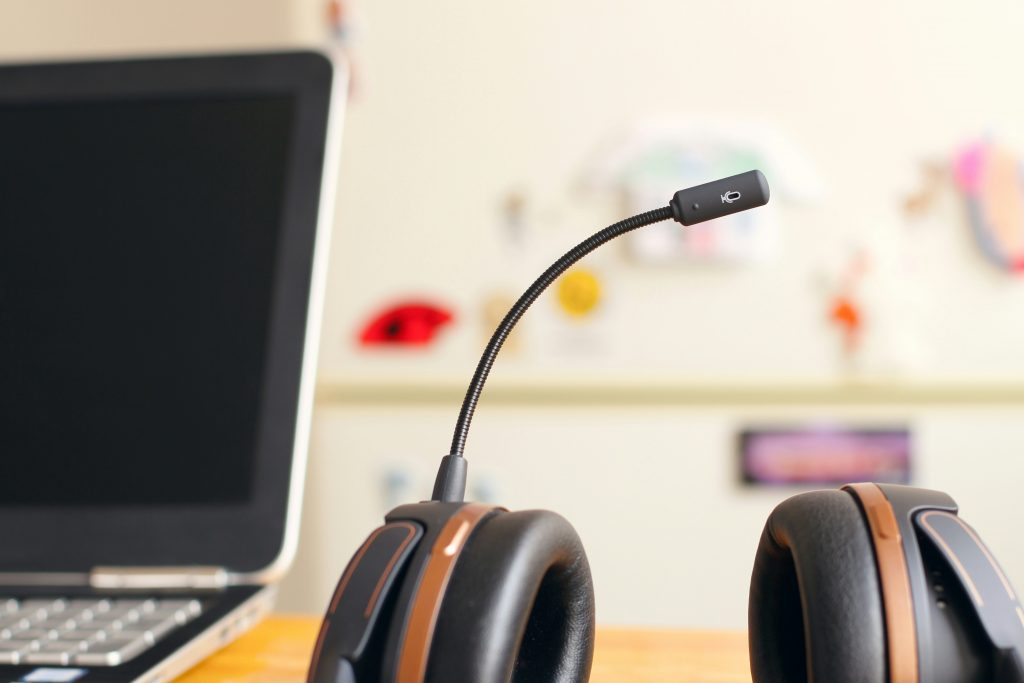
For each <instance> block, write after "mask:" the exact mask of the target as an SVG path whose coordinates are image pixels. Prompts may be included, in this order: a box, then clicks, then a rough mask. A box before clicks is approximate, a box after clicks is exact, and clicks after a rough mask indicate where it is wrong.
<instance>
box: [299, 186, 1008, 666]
mask: <svg viewBox="0 0 1024 683" xmlns="http://www.w3.org/2000/svg"><path fill="white" fill-rule="evenodd" d="M768 197H769V189H768V183H767V181H766V180H765V177H764V175H762V174H761V172H760V171H749V172H747V173H742V174H739V175H736V176H731V177H729V178H724V179H721V180H717V181H714V182H710V183H706V184H704V185H699V186H696V187H692V188H689V189H686V190H680V191H679V192H677V193H676V194H675V195H674V196H673V198H672V201H671V202H670V203H669V206H667V207H664V208H661V209H657V210H654V211H649V212H647V213H643V214H639V215H637V216H634V217H632V218H628V219H626V220H624V221H620V222H619V223H615V224H613V225H611V226H609V227H607V228H605V229H604V230H602V231H600V232H598V233H596V234H594V235H593V236H591V237H590V238H588V239H586V240H584V241H583V242H581V243H580V244H578V245H577V246H576V247H574V248H573V249H571V250H570V251H569V252H567V253H566V254H565V255H564V256H562V257H561V258H560V259H559V260H558V261H556V262H555V263H554V264H552V265H551V266H550V267H549V268H548V269H547V270H546V271H545V272H544V273H543V274H542V275H541V276H540V277H539V278H538V279H537V280H536V281H534V283H533V284H532V285H531V286H530V287H529V288H528V289H527V290H526V291H525V292H524V293H523V295H522V296H521V297H520V298H519V300H518V301H516V303H515V304H514V305H513V306H512V308H511V309H510V310H509V312H508V314H507V315H506V316H505V318H504V319H503V320H502V321H501V323H500V324H499V325H498V328H497V329H496V330H495V332H494V335H493V336H492V337H491V339H490V341H489V342H488V344H487V347H486V348H485V350H484V353H483V356H482V357H481V359H480V362H479V364H478V365H477V368H476V372H475V373H474V375H473V379H472V381H471V382H470V385H469V389H468V390H467V392H466V397H465V400H464V401H463V404H462V410H461V412H460V414H459V419H458V422H457V424H456V428H455V434H454V436H453V438H452V446H451V450H450V451H449V454H448V455H446V456H445V457H444V458H442V461H441V466H440V469H439V470H438V474H437V479H436V481H435V484H434V491H433V495H432V497H431V500H430V501H428V502H423V503H416V504H412V505H402V506H400V507H398V508H395V509H394V510H392V511H391V512H389V513H388V514H387V516H386V517H385V523H384V525H383V526H381V527H378V528H377V529H376V530H374V531H373V533H371V534H370V536H369V537H368V538H367V539H366V541H365V542H364V543H363V544H362V546H360V548H359V549H358V551H356V554H355V555H354V556H353V558H352V560H351V561H350V562H349V564H348V566H347V567H346V569H345V571H344V573H343V574H342V576H341V579H340V580H339V581H338V585H337V588H336V589H335V591H334V594H333V596H332V598H331V602H330V604H329V605H328V607H327V613H326V615H325V616H324V620H323V623H322V625H321V627H320V632H319V636H318V637H317V641H316V645H315V648H314V652H313V658H312V662H311V664H310V669H309V676H308V679H307V681H308V683H378V682H379V683H464V682H465V683H509V682H510V681H514V682H516V683H522V682H532V681H543V682H545V683H548V682H553V683H585V682H586V681H587V680H588V679H589V677H590V667H591V661H592V659H593V653H594V589H593V584H592V581H591V576H590V567H589V565H588V563H587V556H586V553H585V552H584V549H583V544H582V542H581V541H580V538H579V536H578V535H577V534H576V532H575V530H574V529H573V528H572V526H571V525H570V524H569V522H567V521H566V520H565V519H564V518H563V517H561V516H559V515H558V514H556V513H554V512H549V511H545V510H527V511H518V512H510V511H508V510H505V509H504V508H500V507H497V506H492V505H483V504H479V503H467V502H464V500H463V498H464V495H465V488H466V460H465V458H463V452H464V448H465V442H466V436H467V433H468V430H469V425H470V423H471V421H472V418H473V413H474V411H475V410H476V405H477V402H478V400H479V397H480V393H481V391H482V389H483V385H484V382H485V381H486V379H487V376H488V374H489V373H490V369H491V366H492V365H493V363H494V359H495V357H496V356H497V353H498V351H499V350H500V349H501V346H502V344H503V343H504V341H505V339H506V338H507V336H508V334H509V333H510V332H511V330H512V328H513V327H514V326H515V324H516V322H518V320H519V319H520V318H521V317H522V315H523V314H524V313H525V312H526V309H527V308H529V306H530V304H532V303H533V302H534V301H535V300H536V299H537V297H538V296H540V294H541V292H543V291H544V290H545V289H546V288H547V287H548V285H550V284H551V283H552V282H554V281H555V280H556V279H557V278H558V276H559V275H561V274H562V273H564V272H565V271H566V270H567V269H568V268H569V267H570V266H571V265H572V264H574V263H575V262H576V261H578V260H580V259H581V258H583V257H584V256H585V255H586V254H588V253H590V252H591V251H593V250H594V249H596V248H597V247H599V246H601V245H602V244H604V243H605V242H608V241H609V240H611V239H613V238H615V237H618V236H619V235H622V234H624V233H626V232H629V231H631V230H635V229H637V228H640V227H643V226H646V225H650V224H652V223H657V222H660V221H664V220H668V219H670V218H671V219H674V220H676V221H678V222H679V223H682V224H683V225H687V226H688V225H693V224H695V223H700V222H703V221H706V220H710V219H713V218H719V217H721V216H725V215H728V214H732V213H736V212H738V211H744V210H747V209H751V208H755V207H758V206H762V205H764V204H766V203H767V202H768ZM749 637H750V660H751V662H750V664H751V672H752V674H753V679H754V681H755V682H756V683H774V682H784V683H793V682H798V681H817V682H819V683H821V682H824V683H874V682H876V681H877V682H879V683H882V682H886V683H954V682H955V683H973V682H978V683H981V682H996V683H1011V682H1013V683H1019V682H1022V681H1024V610H1022V608H1021V604H1020V602H1019V600H1018V599H1017V596H1016V594H1015V592H1014V590H1013V588H1012V586H1011V585H1010V582H1009V580H1008V579H1007V578H1006V575H1005V574H1004V573H1003V571H1002V570H1001V569H1000V568H999V565H998V564H997V563H996V561H995V559H994V558H993V556H992V553H991V552H990V551H989V550H988V549H987V548H986V547H985V545H984V544H983V543H982V541H981V539H980V538H979V537H978V535H977V533H976V532H975V531H974V530H973V529H972V528H971V527H970V526H968V525H967V524H966V523H964V522H963V521H962V520H961V519H960V518H959V517H958V516H957V507H956V504H955V503H954V502H953V500H952V499H951V498H950V497H949V496H947V495H946V494H943V493H939V492H936V491H927V490H923V489H916V488H911V487H906V486H896V485H888V484H853V485H850V486H846V487H844V488H843V489H841V490H829V491H813V492H810V493H804V494H801V495H797V496H795V497H793V498H790V499H789V500H787V501H785V502H783V503H782V504H780V505H779V506H778V507H777V508H776V509H775V510H774V511H773V512H772V514H771V516H770V518H769V519H768V522H767V524H766V526H765V529H764V532H763V534H762V536H761V542H760V546H759V548H758V551H757V556H756V559H755V563H754V570H753V575H752V578H751V587H750V607H749Z"/></svg>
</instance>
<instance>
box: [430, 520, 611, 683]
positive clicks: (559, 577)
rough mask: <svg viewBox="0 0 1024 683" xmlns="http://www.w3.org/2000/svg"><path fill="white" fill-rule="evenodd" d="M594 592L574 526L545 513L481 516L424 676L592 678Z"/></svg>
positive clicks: (487, 680)
mask: <svg viewBox="0 0 1024 683" xmlns="http://www.w3.org/2000/svg"><path fill="white" fill-rule="evenodd" d="M593 653H594V588H593V583H592V581H591V577H590V565H589V564H588V563H587V556H586V554H585V553H584V550H583V544H582V543H581V542H580V539H579V536H577V534H576V531H575V530H574V529H573V528H572V526H571V525H570V524H569V522H567V521H566V520H565V519H564V518H563V517H561V516H559V515H557V514H555V513H553V512H547V511H543V510H529V511H523V512H506V513H501V514H498V515H495V516H493V517H491V518H490V519H488V520H486V521H484V522H483V523H482V524H481V526H480V527H478V528H477V529H476V530H475V531H474V532H473V535H472V536H471V537H470V539H469V541H468V542H467V544H466V547H465V548H464V549H463V551H462V554H461V555H460V557H459V560H458V562H457V563H456V565H455V568H454V570H453V571H452V576H451V579H450V581H449V583H448V588H447V590H446V591H445V598H444V602H443V603H442V605H441V611H440V614H439V617H438V620H437V628H436V631H435V632H434V640H433V643H432V645H431V649H430V656H429V663H428V667H427V680H428V681H431V682H434V683H451V682H452V681H473V682H474V683H508V682H509V681H521V682H525V681H551V682H552V683H586V681H587V680H588V679H589V677H590V665H591V660H592V658H593Z"/></svg>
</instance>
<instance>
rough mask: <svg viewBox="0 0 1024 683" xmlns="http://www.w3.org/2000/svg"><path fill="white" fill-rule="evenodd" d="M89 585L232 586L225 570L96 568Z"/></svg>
mask: <svg viewBox="0 0 1024 683" xmlns="http://www.w3.org/2000/svg"><path fill="white" fill-rule="evenodd" d="M89 585H90V586H92V587H93V588H98V589H102V590H177V589H190V590H217V589H219V588H224V587H225V586H227V585H228V572H227V570H225V569H224V568H223V567H96V568H95V569H93V570H92V571H91V572H90V573H89Z"/></svg>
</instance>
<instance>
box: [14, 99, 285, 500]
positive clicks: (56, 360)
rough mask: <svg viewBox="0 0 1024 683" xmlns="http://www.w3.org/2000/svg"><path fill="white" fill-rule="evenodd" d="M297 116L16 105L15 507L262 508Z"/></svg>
mask: <svg viewBox="0 0 1024 683" xmlns="http://www.w3.org/2000/svg"><path fill="white" fill-rule="evenodd" d="M294 109H295V107H294V97H293V96H292V95H290V94H288V93H283V94H273V93H268V92H266V91H263V92H258V93H253V94H251V95H247V94H245V93H233V94H230V95H228V96H223V95H221V96H215V95H205V96H201V95H197V96H194V97H190V96H183V95H180V94H179V95H176V96H174V97H171V98H166V99H156V98H148V99H147V98H136V99H132V98H127V99H116V98H113V99H112V98H105V99H102V98H101V99H92V100H88V99H87V100H81V99H79V100H65V101H59V100H55V101H51V102H33V103H25V104H10V103H8V104H0V445H2V451H3V459H4V463H5V468H4V470H5V471H4V474H3V476H0V506H35V505H40V506H42V505H45V506H81V505H87V506H91V505H97V506H106V505H112V506H120V505H164V506H166V505H172V506H173V505H179V504H181V505H185V504H221V503H224V504H234V503H243V502H245V501H247V500H249V499H250V497H251V495H252V486H253V480H254V469H255V462H256V459H255V456H254V451H255V448H256V443H255V442H256V439H257V428H258V421H259V416H260V409H261V401H263V400H264V398H265V396H264V394H265V391H264V389H265V386H264V370H265V367H266V361H267V358H266V356H267V353H268V334H269V328H270V315H271V308H272V306H271V304H272V298H273V294H274V291H275V290H274V280H275V267H276V256H275V254H276V253H277V247H278V241H279V239H280V237H281V234H280V232H281V223H282V211H283V202H284V197H285V191H286V177H287V172H286V170H287V162H288V159H289V154H290V153H291V149H290V147H291V138H292V136H293V128H294V126H293V118H294V116H295V111H294Z"/></svg>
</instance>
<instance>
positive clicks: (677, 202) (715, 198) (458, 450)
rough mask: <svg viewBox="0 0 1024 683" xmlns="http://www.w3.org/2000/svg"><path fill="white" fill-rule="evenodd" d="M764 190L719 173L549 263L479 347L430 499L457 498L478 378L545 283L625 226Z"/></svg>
mask: <svg viewBox="0 0 1024 683" xmlns="http://www.w3.org/2000/svg"><path fill="white" fill-rule="evenodd" d="M769 195H770V192H769V189H768V181H767V180H766V179H765V177H764V174H763V173H761V172H760V171H747V172H746V173H740V174H739V175H734V176H730V177H728V178H722V179H721V180H715V181H712V182H710V183H704V184H703V185H697V186H695V187H691V188H688V189H685V190H680V191H679V192H676V193H675V195H674V196H673V197H672V201H671V202H669V205H668V206H666V207H663V208H660V209H655V210H654V211H647V212H645V213H641V214H638V215H636V216H633V217H631V218H627V219H626V220H623V221H619V222H618V223H614V224H612V225H609V226H608V227H607V228H605V229H604V230H601V231H600V232H598V233H596V234H594V235H591V236H590V237H588V238H587V239H585V240H583V241H582V242H580V243H579V244H577V245H576V246H575V247H573V248H572V249H570V250H569V251H568V252H566V253H565V254H564V255H563V256H562V257H561V258H560V259H558V260H557V261H555V262H554V263H552V264H551V266H550V267H549V268H548V269H547V270H545V271H544V272H543V273H542V274H541V276H540V277H538V278H537V279H536V280H535V281H534V282H533V284H532V285H530V286H529V287H528V288H527V290H526V291H525V292H523V294H522V296H520V297H519V299H518V300H517V301H516V302H515V304H513V305H512V308H510V309H509V311H508V313H506V314H505V317H504V318H503V319H502V321H501V323H500V324H499V325H498V327H497V329H495V330H494V334H493V335H491V339H490V341H488V342H487V346H486V347H485V348H484V352H483V355H482V356H481V357H480V362H479V363H477V366H476V372H474V373H473V379H472V380H471V381H470V383H469V388H468V389H467V390H466V397H465V398H464V399H463V401H462V409H461V411H460V412H459V419H458V421H457V422H456V424H455V434H454V435H453V436H452V445H451V450H450V452H449V454H448V455H446V456H445V457H444V458H442V460H441V466H440V468H439V469H438V472H437V478H436V480H435V482H434V492H433V496H432V500H435V501H444V502H462V500H463V499H464V497H465V493H466V460H465V458H464V457H463V453H464V452H465V448H466V437H467V436H468V433H469V426H470V424H471V423H472V421H473V413H474V412H475V411H476V406H477V403H478V402H479V400H480V393H481V392H482V391H483V388H484V383H485V382H486V381H487V376H488V375H489V374H490V372H491V367H492V366H493V365H494V360H495V358H496V357H497V355H498V352H499V351H500V350H501V347H502V345H503V344H504V343H505V340H506V339H507V338H508V335H509V334H510V333H511V332H512V328H514V327H515V325H516V323H517V322H519V319H520V318H522V317H523V314H524V313H526V310H527V309H528V308H529V307H530V305H531V304H533V302H534V301H536V300H537V297H539V296H540V295H541V293H543V292H544V290H545V289H547V288H548V286H549V285H550V284H551V283H552V282H554V281H555V280H557V279H558V277H559V276H560V275H561V274H562V273H564V272H565V271H566V270H568V269H569V268H570V267H571V266H572V265H573V264H574V263H576V262H577V261H579V260H580V259H582V258H583V257H584V256H586V255H587V254H589V253H590V252H592V251H594V250H595V249H597V248H598V247H600V246H601V245H602V244H604V243H605V242H608V241H610V240H612V239H615V238H616V237H618V236H620V235H624V234H626V233H627V232H631V231H633V230H636V229H637V228H642V227H645V226H648V225H652V224H654V223H660V222H661V221H666V220H668V219H670V218H672V219H674V220H676V221H677V222H679V223H682V224H683V225H686V226H689V225H695V224H697V223H702V222H704V221H708V220H712V219H714V218H721V217H722V216H728V215H730V214H734V213H739V212H740V211H746V210H747V209H753V208H756V207H758V206H763V205H765V204H767V203H768V198H769Z"/></svg>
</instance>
